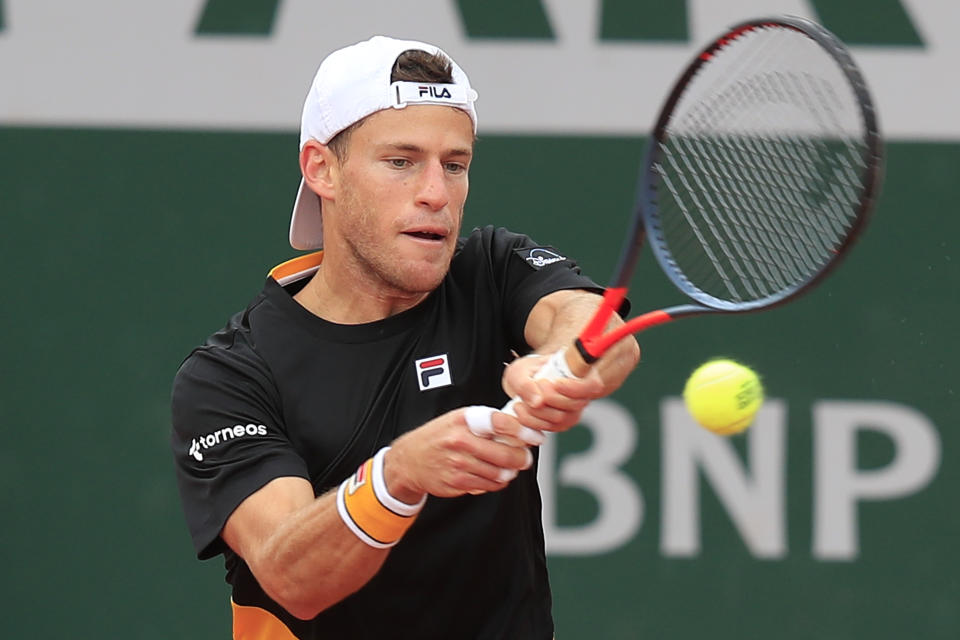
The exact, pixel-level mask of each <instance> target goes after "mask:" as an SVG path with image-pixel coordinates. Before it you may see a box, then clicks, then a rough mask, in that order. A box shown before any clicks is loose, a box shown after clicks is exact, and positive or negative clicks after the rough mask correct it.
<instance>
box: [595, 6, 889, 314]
mask: <svg viewBox="0 0 960 640" xmlns="http://www.w3.org/2000/svg"><path fill="white" fill-rule="evenodd" d="M882 157H883V151H882V139H881V135H880V131H879V126H878V123H877V116H876V112H875V109H874V107H873V101H872V99H871V96H870V93H869V91H868V89H867V85H866V82H865V80H864V78H863V75H862V74H861V72H860V70H859V69H858V67H857V66H856V64H855V63H854V61H853V58H852V57H851V55H850V53H849V51H848V50H847V48H846V47H845V46H844V45H843V44H842V43H841V42H840V41H839V40H838V39H837V38H836V37H835V36H834V35H833V34H831V33H830V32H829V31H827V30H826V29H824V28H823V27H821V26H820V25H818V24H816V23H814V22H811V21H809V20H806V19H804V18H797V17H792V16H788V17H777V18H766V19H759V20H751V21H748V22H743V23H741V24H738V25H735V26H734V27H732V28H730V29H729V30H728V31H726V32H725V33H723V34H721V35H720V36H718V37H717V38H716V39H715V40H714V41H713V42H711V43H710V44H709V45H708V46H706V47H705V48H704V49H703V50H702V51H701V52H700V53H699V54H698V55H697V56H696V57H695V58H694V59H693V61H692V62H691V63H690V64H689V66H688V67H687V69H686V70H685V71H684V72H683V74H682V75H681V76H680V77H679V79H678V80H677V82H676V84H675V85H674V87H673V89H672V90H671V92H670V94H669V95H668V97H667V99H666V101H665V102H664V105H663V107H662V109H661V112H660V116H659V118H658V120H657V122H656V125H655V127H654V130H653V132H652V134H651V136H650V139H649V141H648V149H647V157H646V163H645V166H644V168H643V170H642V172H641V180H640V186H639V194H638V206H637V209H638V211H637V216H636V218H637V219H636V220H635V222H634V229H633V231H632V233H631V237H629V238H628V240H627V243H626V245H625V247H624V251H623V254H622V256H621V264H620V265H619V267H618V272H617V274H616V275H615V277H614V280H613V283H614V286H624V287H625V286H627V284H628V283H629V279H630V276H631V273H632V267H633V262H634V261H635V260H636V254H637V252H638V250H639V246H640V244H641V243H642V242H643V236H644V231H645V233H646V238H647V241H648V242H649V244H650V246H651V248H652V250H653V252H654V255H655V256H656V258H657V261H658V262H659V264H660V266H661V268H662V269H663V271H664V272H665V273H666V275H667V276H668V277H669V278H670V280H671V281H672V282H673V283H674V285H675V286H676V287H677V288H679V289H680V290H681V291H682V292H683V293H685V294H686V295H687V296H689V297H690V298H692V299H693V300H694V301H695V302H696V303H698V305H703V306H704V307H706V309H703V311H721V312H731V313H735V312H746V311H754V310H758V309H761V308H767V307H771V306H774V305H777V304H782V303H784V302H786V301H788V300H790V299H792V298H794V297H795V296H797V295H799V294H801V293H802V292H804V291H807V290H809V289H810V288H812V287H813V286H815V285H816V284H818V283H819V282H821V281H822V280H823V278H824V277H825V276H826V275H827V274H828V273H829V272H830V271H831V270H832V269H833V268H835V267H836V265H837V264H839V262H840V261H841V260H842V258H843V257H844V256H845V255H846V254H847V252H848V251H849V249H850V247H851V246H852V245H853V244H854V242H855V240H856V239H857V237H858V236H859V235H860V234H861V232H862V231H863V229H864V227H865V225H866V223H867V221H868V218H869V216H870V213H871V211H872V210H873V206H874V203H875V200H876V197H877V193H878V190H879V186H880V183H881V175H882ZM641 221H642V222H641ZM631 252H632V254H631ZM685 310H686V311H689V312H691V313H696V312H698V311H697V308H696V307H690V308H685Z"/></svg>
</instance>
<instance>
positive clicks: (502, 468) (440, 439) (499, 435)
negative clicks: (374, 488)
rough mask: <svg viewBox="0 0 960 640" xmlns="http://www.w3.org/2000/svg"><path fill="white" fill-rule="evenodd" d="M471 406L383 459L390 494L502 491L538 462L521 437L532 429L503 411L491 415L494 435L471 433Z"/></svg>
mask: <svg viewBox="0 0 960 640" xmlns="http://www.w3.org/2000/svg"><path fill="white" fill-rule="evenodd" d="M466 411H467V409H463V408H461V409H455V410H453V411H450V412H448V413H445V414H443V415H442V416H439V417H437V418H435V419H433V420H431V421H430V422H428V423H426V424H424V425H423V426H421V427H418V428H417V429H414V430H413V431H410V432H409V433H405V434H404V435H402V436H400V437H399V438H397V439H396V440H395V441H394V442H393V443H392V444H391V445H390V450H389V451H388V452H387V453H386V456H385V459H384V477H385V479H386V482H387V488H388V490H389V492H390V494H391V495H392V496H393V497H395V498H396V499H397V500H400V501H401V502H406V503H408V504H414V503H416V502H418V501H419V500H420V499H421V498H422V497H423V495H424V494H425V493H426V494H430V495H433V496H437V497H441V498H452V497H455V496H460V495H463V494H465V493H473V494H476V493H485V492H488V491H499V490H501V489H503V488H504V487H506V486H507V485H508V484H509V483H510V481H511V480H512V479H513V478H514V477H515V476H516V472H517V471H521V470H523V469H528V468H529V467H530V466H531V465H532V464H533V455H532V454H531V453H530V450H529V448H528V447H527V444H526V443H524V442H523V441H522V439H527V440H529V439H530V430H529V429H527V428H526V427H524V426H523V425H521V424H520V423H519V422H518V421H517V419H516V418H514V417H512V416H509V415H507V414H505V413H502V412H500V411H492V412H490V413H489V416H490V426H491V430H490V433H489V434H486V433H484V432H483V431H480V430H476V429H475V430H474V431H478V432H479V433H482V434H483V435H477V434H476V433H474V431H472V430H471V429H470V428H469V426H468V424H467V419H466V417H465V413H466Z"/></svg>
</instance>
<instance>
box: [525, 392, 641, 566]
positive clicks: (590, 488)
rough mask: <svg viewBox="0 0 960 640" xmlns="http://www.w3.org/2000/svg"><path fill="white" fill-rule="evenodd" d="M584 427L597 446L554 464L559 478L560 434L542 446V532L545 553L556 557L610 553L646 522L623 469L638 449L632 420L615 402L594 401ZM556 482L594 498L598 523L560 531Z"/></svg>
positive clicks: (540, 475)
mask: <svg viewBox="0 0 960 640" xmlns="http://www.w3.org/2000/svg"><path fill="white" fill-rule="evenodd" d="M581 424H582V426H583V427H586V428H587V429H589V430H590V433H591V435H592V436H593V446H592V447H591V448H590V449H588V450H587V451H584V452H581V453H576V454H570V455H567V456H564V457H563V459H562V460H561V461H559V463H558V464H556V469H557V471H556V475H554V465H555V461H556V457H557V452H556V439H555V438H556V436H554V435H553V434H551V435H550V436H548V437H547V440H546V442H544V443H543V445H541V446H540V468H539V470H538V480H539V482H540V491H541V494H542V496H543V529H544V537H545V540H546V548H547V553H550V554H553V555H592V554H596V553H603V552H607V551H611V550H613V549H616V548H618V547H620V546H622V545H624V544H626V543H627V542H629V541H630V539H631V538H633V536H634V535H635V534H636V532H637V531H638V530H639V529H640V525H641V522H642V517H643V498H642V496H641V494H640V490H639V489H638V488H637V486H636V485H635V484H634V483H633V481H632V480H631V479H630V477H629V476H628V475H627V474H626V473H625V472H624V471H623V470H622V469H621V468H620V466H621V465H622V464H623V463H624V462H626V461H627V460H628V459H629V458H630V455H631V454H632V453H633V451H634V448H635V445H636V437H637V436H636V424H635V422H634V420H633V416H631V415H630V413H629V412H628V411H627V410H626V409H624V408H623V407H622V406H621V405H619V404H617V403H616V402H614V401H612V400H595V401H593V403H591V404H590V405H589V406H588V407H587V408H586V410H584V412H583V418H582V423H581ZM577 428H580V427H577ZM556 484H561V485H564V486H571V487H578V488H580V489H583V490H585V491H587V492H589V493H590V494H591V495H593V497H594V498H596V500H597V504H598V514H597V517H596V519H595V520H593V521H592V522H589V523H586V524H582V525H577V526H568V527H560V526H559V525H558V524H557V499H556Z"/></svg>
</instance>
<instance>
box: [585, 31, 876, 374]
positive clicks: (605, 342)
mask: <svg viewBox="0 0 960 640" xmlns="http://www.w3.org/2000/svg"><path fill="white" fill-rule="evenodd" d="M764 28H787V29H792V30H794V31H797V32H799V33H801V34H803V35H804V36H806V37H808V38H810V39H812V40H814V41H815V42H816V43H817V44H819V45H820V47H821V48H822V49H823V50H824V51H825V52H826V53H828V54H829V55H830V56H831V57H832V58H833V59H834V61H835V62H836V63H837V65H838V68H839V69H840V70H841V72H842V73H843V75H844V77H845V78H846V80H847V82H848V83H849V86H850V88H851V89H852V90H853V92H854V95H855V97H856V100H857V103H858V106H859V108H860V116H861V118H862V121H863V127H864V134H865V135H864V139H863V142H864V145H865V151H864V153H863V160H864V165H865V167H866V168H865V171H864V173H863V176H862V177H863V187H862V189H861V196H860V199H859V203H858V207H857V211H856V212H855V217H854V218H853V222H852V225H851V228H850V230H849V232H848V233H847V234H846V236H845V237H844V239H843V242H842V243H841V244H840V245H839V246H838V247H836V248H835V249H834V255H833V257H832V258H831V259H830V260H829V261H828V262H827V263H826V264H824V265H823V266H822V267H821V268H820V269H819V270H818V271H817V272H816V273H814V274H812V275H811V277H809V278H808V279H806V280H803V281H800V282H798V283H795V284H793V285H792V286H790V287H788V288H785V289H784V290H782V291H778V292H776V293H774V294H772V295H769V296H765V297H763V298H760V299H757V300H750V301H745V302H731V301H729V300H724V299H721V298H717V297H715V296H713V295H711V294H709V293H707V292H705V291H703V290H701V289H699V288H697V287H696V286H695V285H693V283H691V282H690V281H689V280H687V279H686V277H685V276H684V275H683V273H682V272H681V271H680V270H679V268H678V267H677V266H676V263H675V261H674V260H673V257H672V255H671V254H670V252H669V251H668V250H667V248H666V246H665V244H664V243H663V242H660V241H658V234H657V230H658V229H659V227H658V224H659V208H658V205H657V187H658V185H659V183H660V176H659V173H658V172H657V171H656V166H657V164H658V162H659V160H660V159H661V155H662V154H661V151H660V149H661V145H662V144H664V143H665V142H666V141H667V139H668V138H669V134H668V131H667V129H668V127H669V125H670V120H671V118H672V116H673V114H674V108H675V107H676V105H677V103H678V102H679V101H680V98H681V97H682V96H683V94H684V93H685V91H686V90H687V88H688V87H689V85H690V82H691V81H692V80H693V78H694V76H695V75H696V74H697V73H698V72H699V71H700V69H701V68H702V67H703V66H704V65H705V64H707V63H708V62H709V61H710V60H711V59H712V58H713V57H714V55H715V54H716V52H717V51H719V50H720V49H722V48H723V47H724V46H726V45H727V44H729V43H730V42H731V41H733V40H735V39H736V38H738V37H740V36H742V35H743V34H745V33H747V32H750V31H754V30H757V29H764ZM645 158H646V159H645V161H644V165H643V168H642V170H641V175H640V180H639V190H638V193H637V205H636V210H635V212H634V215H633V217H632V221H631V224H630V231H629V233H628V235H627V236H626V238H625V241H624V245H623V248H622V249H621V253H620V258H619V260H618V263H617V266H616V269H615V271H614V276H613V278H612V279H611V281H610V285H609V286H608V288H607V290H606V292H605V293H604V300H603V302H602V303H601V307H600V308H599V309H598V311H597V313H596V315H595V316H594V317H593V318H592V319H591V321H590V323H588V325H587V326H586V327H585V328H584V330H583V331H582V332H581V333H580V335H579V336H578V337H577V340H576V342H575V344H574V346H575V349H571V350H568V356H567V361H568V364H569V365H570V368H571V369H572V370H574V372H575V373H576V372H578V371H579V372H585V371H587V370H589V366H590V365H591V364H593V363H594V362H596V360H598V359H599V358H600V356H601V355H603V353H604V352H606V350H607V349H609V348H610V347H611V346H612V345H613V344H615V343H616V342H617V341H618V340H620V339H622V338H624V337H625V336H627V335H629V334H632V333H637V332H639V331H643V330H645V329H648V328H650V327H653V326H657V325H660V324H665V323H667V322H671V321H673V320H674V319H676V318H680V317H689V316H696V315H703V314H708V313H722V314H735V313H748V312H753V311H759V310H761V309H769V308H772V307H775V306H779V305H781V304H784V303H785V302H788V301H790V300H793V299H794V298H796V297H797V296H799V295H800V294H802V293H805V292H807V291H809V290H810V289H812V288H814V287H815V286H817V285H818V284H819V283H820V282H822V281H823V279H824V278H826V276H827V275H829V274H830V273H831V272H832V271H833V269H835V268H836V266H837V265H838V264H839V263H840V261H841V259H842V258H843V257H844V256H845V255H846V254H847V253H848V251H849V249H850V247H851V246H852V245H853V244H854V243H855V242H856V240H857V239H858V238H859V236H860V235H861V233H862V232H863V229H864V228H865V227H866V224H867V222H868V220H869V217H870V213H871V212H872V210H873V207H874V205H875V203H876V199H877V196H878V192H879V187H880V183H881V181H882V168H883V143H882V138H881V135H880V130H879V126H878V123H877V114H876V110H875V108H874V106H873V100H872V99H871V97H870V92H869V90H868V89H867V84H866V81H865V80H864V78H863V75H862V73H861V72H860V70H859V68H858V67H857V65H856V63H855V62H854V61H853V58H852V56H851V55H850V52H849V51H848V50H847V48H846V46H845V45H844V44H843V43H842V42H841V41H840V40H839V39H838V38H837V37H836V36H834V35H833V34H832V33H831V32H830V31H828V30H827V29H825V28H824V27H822V26H820V25H818V24H817V23H815V22H812V21H810V20H807V19H806V18H800V17H797V16H779V17H773V18H761V19H754V20H749V21H745V22H741V23H739V24H736V25H734V26H733V27H731V28H730V29H728V30H727V31H725V32H724V33H723V34H722V35H720V36H719V37H717V38H715V39H714V40H713V41H712V42H711V43H710V44H709V45H707V46H706V47H704V48H703V49H702V50H701V51H700V52H699V53H698V54H697V55H696V56H695V57H694V59H693V60H692V61H691V62H690V63H689V64H688V65H687V68H686V69H685V70H684V72H683V73H682V74H681V75H680V77H679V78H678V79H677V81H676V82H675V83H674V86H673V88H672V90H671V91H670V93H669V94H668V96H667V98H666V100H665V101H664V103H663V106H662V107H661V109H660V114H659V116H658V118H657V121H656V124H655V125H654V128H653V131H652V132H651V134H650V137H649V139H648V142H647V150H646V155H645ZM647 235H650V236H651V237H652V241H651V242H650V244H651V246H652V249H653V253H654V255H655V256H656V258H657V262H658V263H659V264H660V267H661V269H662V270H663V272H664V273H665V274H666V275H667V277H668V278H669V279H670V281H671V282H672V283H673V284H674V286H676V287H677V288H678V289H679V290H680V291H681V292H682V293H684V294H685V295H686V296H687V297H689V298H691V299H692V300H694V302H695V303H694V304H682V305H676V306H672V307H667V308H664V309H660V310H656V311H651V312H649V313H645V314H642V315H640V316H637V317H635V318H631V319H629V320H627V321H626V322H625V323H624V324H622V325H620V326H619V327H616V328H615V329H613V330H611V331H609V332H608V333H604V330H605V329H606V328H607V325H608V324H609V322H610V319H611V317H612V315H613V313H614V312H615V311H616V310H618V309H620V307H621V305H622V303H623V301H624V298H625V297H626V293H627V289H628V287H629V285H630V280H631V279H632V277H633V271H634V267H635V266H636V262H637V259H638V257H639V255H640V249H641V247H642V246H643V243H644V240H645V237H646V236H647ZM571 352H572V353H571ZM575 354H576V355H575ZM577 356H579V357H577ZM577 375H583V373H578V374H577Z"/></svg>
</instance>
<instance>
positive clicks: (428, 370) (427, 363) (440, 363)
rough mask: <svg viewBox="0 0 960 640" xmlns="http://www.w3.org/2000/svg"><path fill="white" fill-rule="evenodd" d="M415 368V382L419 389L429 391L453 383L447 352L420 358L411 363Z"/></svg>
mask: <svg viewBox="0 0 960 640" xmlns="http://www.w3.org/2000/svg"><path fill="white" fill-rule="evenodd" d="M413 364H414V366H415V367H416V369H417V384H419V385H420V391H429V390H430V389H438V388H440V387H446V386H449V385H451V384H453V380H451V379H450V363H449V362H448V361H447V354H445V353H443V354H440V355H439V356H429V357H426V358H420V359H419V360H417V361H416V362H414V363H413Z"/></svg>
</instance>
